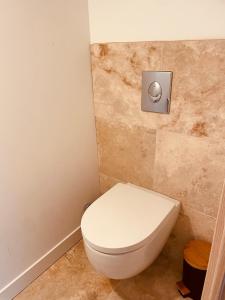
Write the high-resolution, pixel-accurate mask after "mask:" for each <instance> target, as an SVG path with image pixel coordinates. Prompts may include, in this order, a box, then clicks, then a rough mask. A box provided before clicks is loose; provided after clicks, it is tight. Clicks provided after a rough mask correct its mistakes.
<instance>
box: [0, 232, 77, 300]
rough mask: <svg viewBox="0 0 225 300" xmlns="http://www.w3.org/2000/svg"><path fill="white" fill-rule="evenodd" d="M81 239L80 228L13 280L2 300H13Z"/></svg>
mask: <svg viewBox="0 0 225 300" xmlns="http://www.w3.org/2000/svg"><path fill="white" fill-rule="evenodd" d="M80 239H81V230H80V227H78V228H76V229H75V230H74V231H73V232H71V233H70V234H69V235H67V236H66V237H65V238H64V239H63V240H62V241H60V242H59V243H58V244H57V245H55V246H54V247H53V248H52V249H51V250H49V251H48V252H47V253H46V254H44V255H43V256H42V257H41V258H39V259H38V260H37V261H35V262H34V263H33V264H32V265H31V266H30V267H29V268H27V269H26V270H25V271H24V272H22V273H21V274H20V275H19V276H17V277H16V278H15V279H13V280H12V281H11V282H10V283H9V284H7V285H6V286H5V287H4V288H3V289H1V290H0V300H11V299H12V298H13V297H15V296H16V295H17V294H18V293H19V292H21V291H22V290H23V289H24V288H25V287H26V286H27V285H28V284H30V283H31V282H32V281H33V280H34V279H36V278H37V277H38V276H39V275H40V274H41V273H43V272H44V271H45V270H46V269H48V268H49V267H50V266H51V265H52V264H53V263H54V262H55V261H56V260H57V259H58V258H60V257H61V256H62V255H63V254H64V253H65V252H66V251H67V250H69V249H70V248H71V247H72V246H73V245H75V244H76V243H77V242H78V241H79V240H80Z"/></svg>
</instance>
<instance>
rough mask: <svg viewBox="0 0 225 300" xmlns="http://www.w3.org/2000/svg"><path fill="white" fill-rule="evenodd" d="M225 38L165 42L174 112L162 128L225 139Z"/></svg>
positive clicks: (166, 65) (166, 119)
mask: <svg viewBox="0 0 225 300" xmlns="http://www.w3.org/2000/svg"><path fill="white" fill-rule="evenodd" d="M224 48H225V40H203V41H177V42H165V43H163V54H162V58H163V61H162V66H163V68H164V69H165V70H171V71H173V75H174V76H173V92H172V105H171V113H170V115H168V116H160V122H159V124H160V126H159V127H160V128H165V127H166V128H167V129H170V130H173V131H177V132H182V133H186V134H189V135H194V136H200V137H201V136H203V137H204V136H208V137H212V138H223V139H224V138H225V131H224V127H225V101H224V99H225V85H224V81H225V52H224Z"/></svg>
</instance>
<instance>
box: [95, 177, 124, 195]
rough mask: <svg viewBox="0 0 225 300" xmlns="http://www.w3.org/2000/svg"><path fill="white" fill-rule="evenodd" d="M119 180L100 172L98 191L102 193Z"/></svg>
mask: <svg viewBox="0 0 225 300" xmlns="http://www.w3.org/2000/svg"><path fill="white" fill-rule="evenodd" d="M119 182H121V180H118V179H116V178H112V177H109V176H107V175H105V174H103V173H100V192H101V194H104V193H105V192H107V191H108V190H109V189H111V188H112V187H113V186H114V185H115V184H117V183H119Z"/></svg>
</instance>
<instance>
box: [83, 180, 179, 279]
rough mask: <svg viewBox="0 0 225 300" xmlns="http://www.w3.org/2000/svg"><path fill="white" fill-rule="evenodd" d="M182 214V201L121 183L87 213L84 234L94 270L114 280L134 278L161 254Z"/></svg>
mask: <svg viewBox="0 0 225 300" xmlns="http://www.w3.org/2000/svg"><path fill="white" fill-rule="evenodd" d="M179 210H180V204H179V202H178V201H176V200H174V199H172V198H169V197H166V196H164V195H161V194H159V193H156V192H153V191H150V190H147V189H144V188H141V187H137V186H135V185H132V184H129V183H128V184H123V183H118V184H117V185H115V186H114V187H113V188H112V189H110V190H109V191H108V192H106V193H105V194H104V195H102V196H101V197H100V198H98V199H97V200H96V201H95V202H93V203H92V204H91V205H90V206H89V207H88V208H87V210H86V211H85V213H84V215H83V217H82V220H81V231H82V235H83V241H84V247H85V251H86V254H87V257H88V259H89V261H90V263H91V264H92V265H93V267H94V268H95V269H96V270H97V271H98V272H100V273H102V274H104V275H105V276H107V277H109V278H112V279H125V278H129V277H133V276H135V275H137V274H139V273H140V272H142V271H143V270H144V269H146V268H147V267H148V266H149V265H150V264H151V263H152V262H153V261H154V260H155V259H156V257H157V256H158V255H159V254H160V252H161V250H162V248H163V246H164V245H165V243H166V241H167V239H168V237H169V235H170V233H171V230H172V228H173V226H174V224H175V222H176V219H177V217H178V214H179Z"/></svg>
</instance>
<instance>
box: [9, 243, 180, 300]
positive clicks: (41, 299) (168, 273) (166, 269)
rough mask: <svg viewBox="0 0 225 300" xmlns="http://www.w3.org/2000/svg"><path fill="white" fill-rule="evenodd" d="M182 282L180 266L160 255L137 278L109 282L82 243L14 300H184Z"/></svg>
mask: <svg viewBox="0 0 225 300" xmlns="http://www.w3.org/2000/svg"><path fill="white" fill-rule="evenodd" d="M180 278H181V267H180V265H179V264H176V263H174V262H172V261H170V260H169V259H168V258H166V257H165V256H164V255H160V257H159V258H158V259H157V260H156V261H155V262H154V263H153V264H152V265H151V266H150V267H149V268H148V269H147V270H146V271H144V272H142V273H141V274H139V275H138V276H136V277H133V278H130V279H126V280H121V281H117V280H110V279H107V278H105V277H104V276H102V275H100V274H98V273H97V272H95V271H94V270H93V268H92V266H91V265H90V264H89V262H88V260H87V257H86V254H85V251H84V247H83V243H82V242H80V243H78V244H77V245H75V246H74V247H73V248H72V249H71V250H69V251H68V252H67V253H66V254H65V255H64V256H63V257H62V258H60V259H59V260H58V261H57V262H56V263H55V264H54V265H53V266H52V267H50V268H49V269H48V270H47V271H46V272H44V273H43V274H42V275H41V276H40V277H39V278H38V279H36V280H35V281H34V282H33V283H32V284H30V285H29V286H28V287H27V288H26V289H25V290H24V291H23V292H21V293H20V294H19V295H18V296H17V297H15V298H14V299H15V300H27V299H29V300H56V299H57V300H106V299H108V300H118V299H123V300H129V299H130V300H134V299H135V300H145V299H146V300H149V299H150V300H151V299H152V300H159V299H160V300H180V299H182V298H180V296H179V294H178V292H177V290H176V286H175V283H176V281H177V280H179V279H180Z"/></svg>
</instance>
